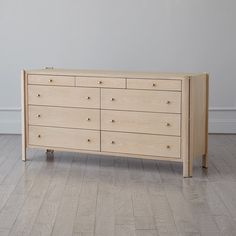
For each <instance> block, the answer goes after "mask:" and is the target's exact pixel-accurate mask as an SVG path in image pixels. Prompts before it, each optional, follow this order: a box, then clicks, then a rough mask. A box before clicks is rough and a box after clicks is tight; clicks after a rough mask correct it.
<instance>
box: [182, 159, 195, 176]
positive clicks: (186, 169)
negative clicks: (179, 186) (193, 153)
mask: <svg viewBox="0 0 236 236" xmlns="http://www.w3.org/2000/svg"><path fill="white" fill-rule="evenodd" d="M192 175H193V165H192V161H191V160H188V162H187V161H184V162H183V177H184V178H191V177H192Z"/></svg>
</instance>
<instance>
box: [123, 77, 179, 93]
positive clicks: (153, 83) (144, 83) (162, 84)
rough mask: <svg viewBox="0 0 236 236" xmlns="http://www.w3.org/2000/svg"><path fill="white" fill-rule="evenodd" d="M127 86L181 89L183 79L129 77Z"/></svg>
mask: <svg viewBox="0 0 236 236" xmlns="http://www.w3.org/2000/svg"><path fill="white" fill-rule="evenodd" d="M127 88H130V89H148V90H169V91H181V80H164V79H127Z"/></svg>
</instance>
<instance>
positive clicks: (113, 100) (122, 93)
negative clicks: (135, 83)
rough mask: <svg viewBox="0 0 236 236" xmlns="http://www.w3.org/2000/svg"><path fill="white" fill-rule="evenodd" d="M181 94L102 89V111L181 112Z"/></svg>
mask: <svg viewBox="0 0 236 236" xmlns="http://www.w3.org/2000/svg"><path fill="white" fill-rule="evenodd" d="M180 105H181V92H168V91H144V90H126V89H102V96H101V107H102V109H113V110H130V111H150V112H169V113H180V112H181V107H180Z"/></svg>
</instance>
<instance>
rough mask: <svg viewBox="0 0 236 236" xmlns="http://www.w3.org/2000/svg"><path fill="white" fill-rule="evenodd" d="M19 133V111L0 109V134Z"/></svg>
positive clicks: (15, 109) (17, 109) (16, 109)
mask: <svg viewBox="0 0 236 236" xmlns="http://www.w3.org/2000/svg"><path fill="white" fill-rule="evenodd" d="M20 133H21V109H20V108H0V134H20Z"/></svg>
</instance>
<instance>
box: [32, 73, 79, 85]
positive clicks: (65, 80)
mask: <svg viewBox="0 0 236 236" xmlns="http://www.w3.org/2000/svg"><path fill="white" fill-rule="evenodd" d="M28 84H38V85H40V84H41V85H54V86H75V77H73V76H59V75H58V76H57V75H28Z"/></svg>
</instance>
